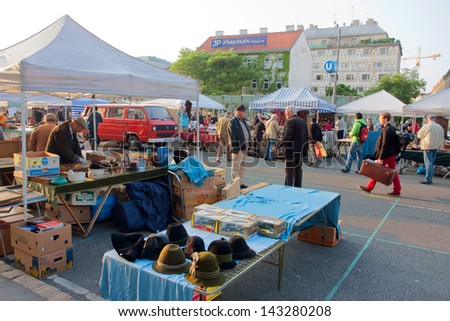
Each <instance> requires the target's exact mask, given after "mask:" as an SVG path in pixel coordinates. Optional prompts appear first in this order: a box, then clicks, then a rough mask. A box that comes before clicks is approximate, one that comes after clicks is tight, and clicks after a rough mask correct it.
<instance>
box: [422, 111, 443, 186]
mask: <svg viewBox="0 0 450 321" xmlns="http://www.w3.org/2000/svg"><path fill="white" fill-rule="evenodd" d="M427 121H428V124H426V125H424V126H423V127H422V128H421V129H420V130H419V132H418V133H417V138H419V139H420V148H421V149H422V150H423V161H424V163H425V170H426V174H425V179H424V180H423V181H421V182H420V183H422V184H428V185H430V184H431V183H433V175H434V161H435V160H436V155H437V152H438V149H439V148H441V147H442V144H443V142H444V129H443V128H442V126H441V125H439V124H437V123H436V116H435V115H430V116H428V117H427Z"/></svg>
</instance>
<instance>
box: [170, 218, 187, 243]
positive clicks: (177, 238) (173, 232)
mask: <svg viewBox="0 0 450 321" xmlns="http://www.w3.org/2000/svg"><path fill="white" fill-rule="evenodd" d="M166 234H167V237H168V238H169V241H170V243H173V244H177V245H179V246H185V245H186V240H187V239H188V237H189V235H188V233H187V231H186V229H185V228H184V226H183V224H181V223H170V224H169V225H168V226H167V230H166Z"/></svg>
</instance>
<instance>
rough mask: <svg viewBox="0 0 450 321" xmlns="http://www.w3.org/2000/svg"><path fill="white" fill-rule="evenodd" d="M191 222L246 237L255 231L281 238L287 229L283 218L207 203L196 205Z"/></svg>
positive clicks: (202, 228) (220, 231) (209, 228)
mask: <svg viewBox="0 0 450 321" xmlns="http://www.w3.org/2000/svg"><path fill="white" fill-rule="evenodd" d="M191 223H192V227H194V228H198V229H201V230H205V231H209V232H214V233H217V234H222V235H227V236H233V235H239V236H242V237H243V238H244V239H248V238H249V237H251V236H252V235H254V234H255V233H258V234H260V235H263V236H267V237H271V238H279V237H280V236H281V235H282V234H283V232H284V231H285V229H286V221H285V220H283V219H278V218H273V217H268V216H262V215H255V214H251V213H247V212H242V211H236V210H232V209H224V208H220V207H217V206H214V205H206V204H203V205H200V206H197V207H195V209H194V212H193V214H192V218H191Z"/></svg>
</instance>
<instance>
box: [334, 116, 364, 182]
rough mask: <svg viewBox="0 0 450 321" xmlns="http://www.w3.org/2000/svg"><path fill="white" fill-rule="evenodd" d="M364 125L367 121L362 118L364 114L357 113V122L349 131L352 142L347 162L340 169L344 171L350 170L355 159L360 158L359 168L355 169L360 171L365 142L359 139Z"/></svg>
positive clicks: (357, 171)
mask: <svg viewBox="0 0 450 321" xmlns="http://www.w3.org/2000/svg"><path fill="white" fill-rule="evenodd" d="M363 125H364V126H365V125H366V123H365V122H364V119H362V114H361V113H356V115H355V123H354V124H353V127H352V130H351V131H350V133H349V136H350V137H351V138H352V144H351V145H350V150H349V152H348V154H347V162H346V164H345V167H344V168H341V169H340V171H341V172H342V173H348V172H350V170H351V168H352V163H353V161H354V160H355V159H358V169H357V170H356V171H355V173H357V174H358V173H359V170H360V168H361V165H362V161H363V154H362V152H363V147H364V142H360V141H359V133H360V131H361V128H362V127H363Z"/></svg>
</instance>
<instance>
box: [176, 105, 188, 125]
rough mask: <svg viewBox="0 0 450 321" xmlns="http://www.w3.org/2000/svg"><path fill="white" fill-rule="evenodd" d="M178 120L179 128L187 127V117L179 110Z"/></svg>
mask: <svg viewBox="0 0 450 321" xmlns="http://www.w3.org/2000/svg"><path fill="white" fill-rule="evenodd" d="M178 119H179V124H180V126H181V127H188V125H189V117H188V114H187V113H186V112H184V113H182V112H181V109H178Z"/></svg>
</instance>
